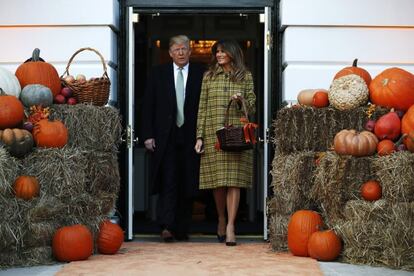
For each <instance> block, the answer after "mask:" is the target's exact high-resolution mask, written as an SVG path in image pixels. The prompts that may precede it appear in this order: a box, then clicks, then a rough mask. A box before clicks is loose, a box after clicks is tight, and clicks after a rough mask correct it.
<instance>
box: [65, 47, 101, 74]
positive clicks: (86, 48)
mask: <svg viewBox="0 0 414 276" xmlns="http://www.w3.org/2000/svg"><path fill="white" fill-rule="evenodd" d="M85 50H88V51H92V52H94V53H95V54H97V55H98V56H99V57H100V58H101V62H102V66H103V70H104V73H103V75H102V76H106V77H107V78H109V77H108V73H107V71H106V64H105V60H104V58H103V56H102V55H101V53H99V52H98V51H97V50H95V49H93V48H90V47H85V48H80V49H79V50H77V51H76V52H75V53H74V54H73V55H72V56H71V57H70V59H69V61H68V65H67V66H66V70H65V72H63V74H62V76H61V78H62V77H63V75H65V74H67V75H69V67H70V65H71V63H72V61H73V59H74V58H75V56H76V55H77V54H79V53H80V52H83V51H85Z"/></svg>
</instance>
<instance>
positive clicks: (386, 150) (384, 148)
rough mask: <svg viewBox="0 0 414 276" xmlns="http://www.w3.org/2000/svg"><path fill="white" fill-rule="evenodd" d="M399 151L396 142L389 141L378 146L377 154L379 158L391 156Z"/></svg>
mask: <svg viewBox="0 0 414 276" xmlns="http://www.w3.org/2000/svg"><path fill="white" fill-rule="evenodd" d="M396 151H397V147H396V146H395V144H394V142H393V141H391V140H389V139H384V140H381V141H380V142H379V143H378V145H377V152H378V155H379V156H385V155H389V154H391V153H393V152H396Z"/></svg>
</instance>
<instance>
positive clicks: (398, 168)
mask: <svg viewBox="0 0 414 276" xmlns="http://www.w3.org/2000/svg"><path fill="white" fill-rule="evenodd" d="M373 167H374V169H375V171H376V178H377V180H378V181H379V182H380V183H381V186H382V196H383V198H385V199H387V200H389V201H392V202H410V201H414V184H413V182H414V154H412V153H411V152H408V151H400V152H396V153H393V154H390V155H387V156H383V157H379V158H377V159H374V160H373Z"/></svg>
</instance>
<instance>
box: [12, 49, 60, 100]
mask: <svg viewBox="0 0 414 276" xmlns="http://www.w3.org/2000/svg"><path fill="white" fill-rule="evenodd" d="M39 55H40V50H39V49H38V48H36V49H34V50H33V54H32V58H31V59H28V60H26V61H25V62H24V63H23V64H20V66H19V67H18V68H17V69H16V73H15V75H16V77H17V79H18V80H19V82H20V86H21V87H22V89H23V88H24V87H25V86H26V85H28V84H42V85H44V86H47V87H49V88H50V90H51V91H52V93H53V96H55V95H57V94H59V92H60V89H61V83H60V78H59V75H58V72H57V71H56V69H55V67H53V65H52V64H50V63H47V62H45V61H43V59H41V58H40V56H39Z"/></svg>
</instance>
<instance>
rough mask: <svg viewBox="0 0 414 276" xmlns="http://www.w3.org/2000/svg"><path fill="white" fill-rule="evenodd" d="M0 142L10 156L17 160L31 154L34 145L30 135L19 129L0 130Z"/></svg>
mask: <svg viewBox="0 0 414 276" xmlns="http://www.w3.org/2000/svg"><path fill="white" fill-rule="evenodd" d="M0 142H2V143H3V144H4V145H5V147H6V149H7V150H8V151H9V152H10V155H12V156H14V157H19V158H20V157H23V156H25V155H26V154H27V153H29V152H31V151H32V149H33V145H34V142H33V136H32V134H31V133H30V132H29V131H27V130H25V129H19V128H13V129H10V128H6V129H5V130H0Z"/></svg>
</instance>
